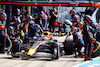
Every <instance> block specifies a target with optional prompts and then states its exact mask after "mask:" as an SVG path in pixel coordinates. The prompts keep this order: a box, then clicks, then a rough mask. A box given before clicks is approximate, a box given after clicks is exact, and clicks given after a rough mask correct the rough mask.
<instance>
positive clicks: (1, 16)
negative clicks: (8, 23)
mask: <svg viewBox="0 0 100 67" xmlns="http://www.w3.org/2000/svg"><path fill="white" fill-rule="evenodd" d="M0 20H1V21H3V20H7V15H6V13H1V14H0Z"/></svg>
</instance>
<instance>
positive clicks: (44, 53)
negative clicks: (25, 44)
mask: <svg viewBox="0 0 100 67" xmlns="http://www.w3.org/2000/svg"><path fill="white" fill-rule="evenodd" d="M47 34H48V33H47ZM62 51H63V44H62V43H59V42H57V40H54V39H53V38H52V37H50V36H47V35H43V36H41V37H40V38H39V39H38V40H37V41H36V42H35V43H33V45H32V46H31V48H30V49H29V50H28V51H25V52H23V53H22V56H21V59H22V60H28V59H30V58H32V57H46V58H51V59H59V57H60V56H61V55H64V54H63V52H62Z"/></svg>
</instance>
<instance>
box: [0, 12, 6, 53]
mask: <svg viewBox="0 0 100 67" xmlns="http://www.w3.org/2000/svg"><path fill="white" fill-rule="evenodd" d="M6 19H7V15H6V14H5V13H4V12H2V13H0V43H1V45H0V53H5V50H4V48H5V46H6V37H8V35H7V28H6Z"/></svg>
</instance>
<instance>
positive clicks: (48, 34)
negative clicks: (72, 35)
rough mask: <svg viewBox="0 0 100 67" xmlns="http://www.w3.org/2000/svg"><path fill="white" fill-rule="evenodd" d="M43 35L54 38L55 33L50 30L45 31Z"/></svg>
mask: <svg viewBox="0 0 100 67" xmlns="http://www.w3.org/2000/svg"><path fill="white" fill-rule="evenodd" d="M43 35H45V36H49V37H51V38H53V35H52V34H51V33H50V32H49V31H44V32H43Z"/></svg>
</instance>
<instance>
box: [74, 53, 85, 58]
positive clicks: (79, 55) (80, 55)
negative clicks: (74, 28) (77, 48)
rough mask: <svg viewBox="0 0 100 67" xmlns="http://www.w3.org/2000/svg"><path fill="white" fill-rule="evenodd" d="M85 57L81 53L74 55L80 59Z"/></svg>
mask: <svg viewBox="0 0 100 67" xmlns="http://www.w3.org/2000/svg"><path fill="white" fill-rule="evenodd" d="M84 56H85V55H84V54H83V53H81V54H78V55H75V56H74V57H76V58H77V57H81V58H83V57H84Z"/></svg>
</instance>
